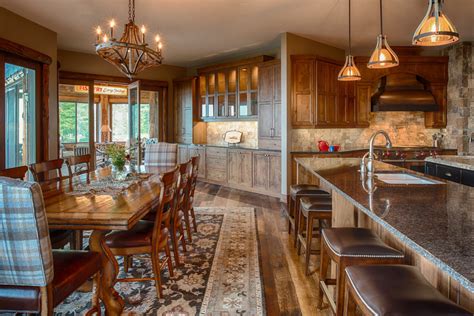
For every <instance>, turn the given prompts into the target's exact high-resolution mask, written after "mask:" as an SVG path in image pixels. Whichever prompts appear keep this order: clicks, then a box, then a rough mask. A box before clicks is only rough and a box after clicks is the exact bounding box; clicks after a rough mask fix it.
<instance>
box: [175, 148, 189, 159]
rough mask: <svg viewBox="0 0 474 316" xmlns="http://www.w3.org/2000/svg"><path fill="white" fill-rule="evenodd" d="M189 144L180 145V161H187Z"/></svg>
mask: <svg viewBox="0 0 474 316" xmlns="http://www.w3.org/2000/svg"><path fill="white" fill-rule="evenodd" d="M188 159H189V155H188V146H187V145H178V163H185V162H186V161H188Z"/></svg>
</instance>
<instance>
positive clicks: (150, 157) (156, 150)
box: [145, 143, 178, 167]
mask: <svg viewBox="0 0 474 316" xmlns="http://www.w3.org/2000/svg"><path fill="white" fill-rule="evenodd" d="M177 160H178V144H170V143H158V144H146V146H145V165H146V166H152V167H175V166H176V163H177Z"/></svg>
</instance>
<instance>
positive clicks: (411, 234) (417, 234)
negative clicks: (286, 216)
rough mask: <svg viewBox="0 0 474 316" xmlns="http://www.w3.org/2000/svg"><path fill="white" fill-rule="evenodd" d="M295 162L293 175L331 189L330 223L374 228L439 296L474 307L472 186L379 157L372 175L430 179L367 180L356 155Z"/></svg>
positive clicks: (341, 225)
mask: <svg viewBox="0 0 474 316" xmlns="http://www.w3.org/2000/svg"><path fill="white" fill-rule="evenodd" d="M295 160H296V162H297V165H298V168H297V172H298V173H299V172H301V171H303V172H304V173H306V174H307V173H308V172H309V173H311V174H312V175H314V178H315V179H316V181H319V184H320V185H321V186H323V187H325V188H327V189H330V190H331V191H332V193H333V213H334V214H333V220H332V225H333V226H334V227H347V226H358V227H368V228H372V229H374V230H375V231H376V232H377V233H378V234H379V235H381V237H382V238H383V239H384V240H385V241H386V242H387V243H388V244H390V245H392V246H394V247H395V248H397V249H400V250H402V251H404V252H405V254H406V257H407V263H409V264H413V265H416V266H419V267H420V270H421V271H422V272H423V274H424V275H425V277H427V279H428V280H429V281H430V282H431V283H432V284H433V285H434V286H436V287H437V288H438V289H439V290H440V291H441V292H442V293H443V294H445V295H446V296H448V297H450V298H451V299H453V300H454V301H456V302H457V303H460V304H461V305H464V306H465V307H467V308H468V309H469V310H471V311H472V310H473V309H474V306H473V305H474V284H473V282H474V188H471V187H468V186H463V185H460V184H457V183H451V182H446V181H444V180H440V179H435V178H432V177H429V176H424V175H421V174H418V173H416V172H413V171H410V170H407V169H402V168H399V167H396V166H393V165H389V164H386V163H382V162H378V161H377V162H376V165H375V169H376V172H377V173H400V174H407V175H409V176H412V175H413V176H416V177H422V178H426V179H428V180H432V183H430V184H390V183H385V182H382V181H380V180H378V179H377V178H375V179H372V180H370V181H368V180H369V179H368V177H367V176H365V177H363V176H361V173H360V172H359V165H360V159H358V158H296V159H295ZM297 178H298V179H300V178H303V177H297ZM305 178H306V179H307V178H308V177H305Z"/></svg>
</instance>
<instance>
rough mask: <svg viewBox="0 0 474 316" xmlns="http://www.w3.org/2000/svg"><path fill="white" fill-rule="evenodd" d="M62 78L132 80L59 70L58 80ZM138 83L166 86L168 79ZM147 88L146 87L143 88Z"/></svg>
mask: <svg viewBox="0 0 474 316" xmlns="http://www.w3.org/2000/svg"><path fill="white" fill-rule="evenodd" d="M63 80H75V81H103V82H119V83H124V84H127V85H128V84H130V83H131V82H132V81H130V79H128V78H125V77H119V76H106V75H96V74H89V73H82V72H72V71H62V70H60V71H59V81H60V82H63ZM137 80H138V79H137ZM139 80H140V85H141V86H142V87H145V88H147V87H166V88H167V87H168V81H161V80H149V79H139ZM145 90H148V89H145Z"/></svg>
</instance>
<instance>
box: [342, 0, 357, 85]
mask: <svg viewBox="0 0 474 316" xmlns="http://www.w3.org/2000/svg"><path fill="white" fill-rule="evenodd" d="M360 79H361V76H360V72H359V69H357V66H356V64H355V62H354V56H352V43H351V0H349V55H347V56H346V62H345V63H344V66H343V67H342V69H341V71H339V74H338V76H337V80H339V81H355V80H360Z"/></svg>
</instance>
